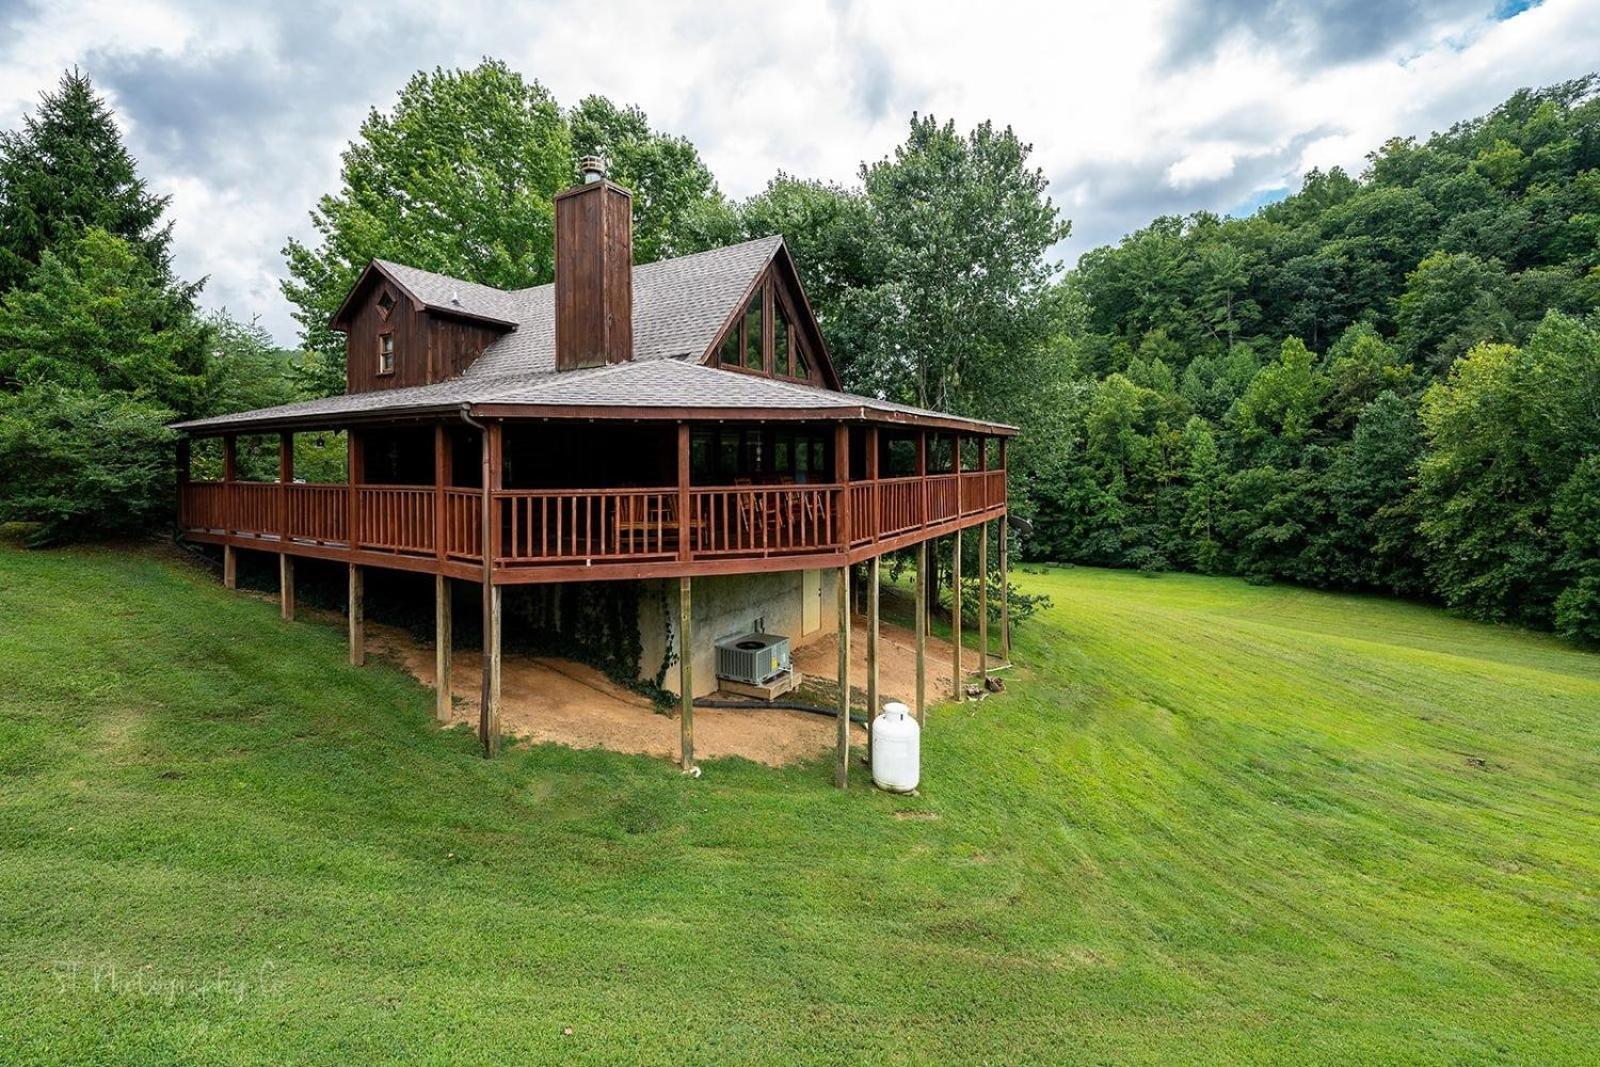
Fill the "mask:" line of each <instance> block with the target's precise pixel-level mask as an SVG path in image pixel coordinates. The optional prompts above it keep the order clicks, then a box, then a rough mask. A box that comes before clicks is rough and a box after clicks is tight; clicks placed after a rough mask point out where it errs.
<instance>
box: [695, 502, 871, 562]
mask: <svg viewBox="0 0 1600 1067" xmlns="http://www.w3.org/2000/svg"><path fill="white" fill-rule="evenodd" d="M839 495H840V489H839V486H837V485H773V486H733V487H731V488H729V487H724V488H716V489H694V490H691V491H690V494H689V520H690V522H689V531H690V533H689V536H690V551H691V552H692V553H693V554H694V555H697V556H773V555H781V556H788V555H802V554H805V553H808V552H828V551H833V550H835V549H836V548H837V546H838V544H839Z"/></svg>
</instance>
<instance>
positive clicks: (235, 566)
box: [222, 545, 239, 589]
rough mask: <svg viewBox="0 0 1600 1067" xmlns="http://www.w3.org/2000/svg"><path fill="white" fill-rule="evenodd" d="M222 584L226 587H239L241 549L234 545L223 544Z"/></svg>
mask: <svg viewBox="0 0 1600 1067" xmlns="http://www.w3.org/2000/svg"><path fill="white" fill-rule="evenodd" d="M222 585H223V587H224V588H226V589H237V588H239V550H238V549H237V548H234V547H233V546H232V545H223V546H222Z"/></svg>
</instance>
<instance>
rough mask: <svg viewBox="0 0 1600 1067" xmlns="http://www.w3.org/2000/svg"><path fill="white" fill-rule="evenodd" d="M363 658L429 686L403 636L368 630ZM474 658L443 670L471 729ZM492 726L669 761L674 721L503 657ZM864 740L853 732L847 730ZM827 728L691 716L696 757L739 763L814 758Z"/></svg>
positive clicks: (567, 667) (552, 670)
mask: <svg viewBox="0 0 1600 1067" xmlns="http://www.w3.org/2000/svg"><path fill="white" fill-rule="evenodd" d="M367 645H368V652H369V654H377V655H384V656H387V657H389V658H390V659H393V660H394V661H395V662H397V663H399V664H400V665H401V666H403V667H404V668H405V669H406V670H407V671H409V672H410V673H411V674H412V675H413V676H415V677H416V678H417V680H418V681H420V682H422V683H423V684H424V685H429V686H431V685H433V649H432V648H431V647H429V646H426V645H421V644H418V643H417V642H416V641H414V640H413V639H412V638H411V636H410V635H409V634H407V633H406V632H405V631H403V630H398V629H394V628H391V627H380V626H373V625H371V624H368V626H367ZM482 670H483V667H482V657H481V656H480V655H479V654H478V653H476V652H471V651H468V650H466V649H457V650H456V653H455V660H454V663H453V665H452V669H451V672H450V689H451V693H452V695H453V696H454V697H455V700H454V713H453V714H454V719H455V721H458V722H467V723H472V724H476V723H477V721H478V690H479V686H480V685H481V683H482V677H483V675H482ZM500 671H501V676H500V692H501V702H502V703H501V709H500V722H501V726H502V729H504V731H505V732H506V733H507V734H511V735H514V736H516V737H520V738H525V739H527V740H529V741H533V742H544V741H551V742H555V743H556V744H561V745H567V746H569V747H572V748H605V749H610V750H612V751H615V752H631V753H638V754H640V755H646V756H658V757H661V758H664V759H677V758H678V717H677V715H676V714H675V713H673V714H663V713H662V712H661V711H660V710H659V709H657V707H656V705H655V704H653V703H651V701H650V700H649V699H648V698H646V697H644V696H642V695H640V694H638V693H635V692H633V691H632V690H629V689H624V688H623V687H622V686H620V685H618V684H617V683H615V682H613V681H612V680H611V679H609V678H607V677H606V676H605V675H603V674H601V673H600V672H599V671H597V670H595V669H594V668H593V667H590V666H588V665H586V664H582V663H575V662H573V661H571V660H564V659H557V658H554V657H546V656H523V655H505V656H503V657H502V658H501V666H500ZM852 730H853V731H854V733H855V734H856V735H857V739H858V740H865V734H864V733H863V732H862V731H861V728H860V727H853V728H852ZM833 739H834V722H833V720H832V719H829V718H826V717H824V716H820V715H810V714H807V713H806V712H801V711H782V710H761V711H742V710H732V709H721V708H701V709H696V713H695V719H694V750H695V755H696V756H699V757H702V758H707V759H710V758H714V757H720V756H742V757H744V758H745V759H748V760H754V761H755V762H757V763H765V764H767V765H769V766H773V767H779V766H783V765H784V764H788V763H799V762H803V761H805V760H810V759H816V758H817V757H819V756H821V755H823V754H824V753H826V752H827V751H829V749H830V748H831V747H832V745H833Z"/></svg>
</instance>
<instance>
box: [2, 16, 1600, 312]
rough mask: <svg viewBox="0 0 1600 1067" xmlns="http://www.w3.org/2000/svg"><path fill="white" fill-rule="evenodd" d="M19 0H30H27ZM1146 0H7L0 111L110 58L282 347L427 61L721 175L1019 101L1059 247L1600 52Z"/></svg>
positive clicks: (1535, 81) (159, 162) (838, 171)
mask: <svg viewBox="0 0 1600 1067" xmlns="http://www.w3.org/2000/svg"><path fill="white" fill-rule="evenodd" d="M23 2H24V4H26V3H27V2H28V0H23ZM1496 6H1497V5H1496V3H1495V2H1494V0H1411V2H1408V3H1405V4H1390V3H1383V2H1381V0H1330V2H1326V3H1319V4H1315V5H1294V4H1285V3H1281V2H1277V0H1217V2H1201V0H1159V2H1156V3H1151V4H1130V3H1126V2H1117V3H1108V2H1096V3H1079V4H1061V3H1039V4H1033V5H1019V4H1009V3H1002V2H991V3H987V4H985V5H983V6H982V7H981V9H979V11H978V13H979V14H981V16H982V17H974V15H975V11H974V8H973V7H972V6H971V5H970V4H965V3H962V4H954V3H951V4H941V3H927V2H910V0H896V2H872V3H865V2H861V3H855V2H851V0H832V2H825V0H793V2H789V3H784V4H769V5H760V6H755V5H747V4H739V3H732V2H716V3H709V4H707V3H693V2H687V0H685V2H681V3H668V2H651V0H583V2H577V0H572V2H557V0H543V2H540V3H533V4H526V3H524V4H503V5H502V4H493V3H489V2H487V0H471V2H467V3H453V4H439V3H437V2H436V0H405V2H401V3H393V2H386V3H384V4H372V3H356V2H353V0H352V2H335V0H323V2H317V3H308V4H304V5H298V6H287V7H284V6H275V7H269V8H262V9H259V10H244V9H243V8H242V5H226V6H223V5H210V4H207V3H204V2H202V0H136V2H131V3H130V2H118V0H82V2H78V3H72V2H70V0H69V2H64V3H59V4H45V3H42V2H40V3H38V4H36V5H35V6H33V7H31V8H30V7H24V8H22V9H21V10H20V12H19V11H18V10H17V9H15V8H13V9H12V11H11V12H10V13H9V14H4V15H0V24H4V23H6V22H7V21H8V20H9V23H10V25H9V26H4V25H0V29H6V28H9V29H10V31H11V32H10V34H9V37H6V36H0V126H13V125H15V124H16V122H17V120H18V119H19V117H20V115H21V114H22V112H23V111H24V110H25V109H27V108H28V107H31V106H32V104H33V102H34V100H35V99H36V97H37V94H38V92H39V91H40V90H41V89H44V88H47V87H48V86H50V85H52V84H53V83H54V81H55V80H56V78H57V76H58V75H59V73H60V71H61V69H62V68H64V67H67V66H71V65H73V64H77V65H79V66H81V67H83V68H84V69H85V70H87V71H88V72H89V73H90V74H91V75H92V76H94V77H95V79H96V81H97V83H98V84H99V85H100V86H101V87H102V89H103V90H104V91H106V92H107V93H108V95H109V96H110V98H111V100H112V103H113V104H114V106H116V107H117V108H118V110H119V115H120V121H122V123H123V125H124V128H125V129H126V130H127V132H128V137H129V142H130V144H131V145H132V146H133V148H134V150H135V152H136V153H137V154H138V155H139V156H140V160H141V164H142V167H143V170H144V172H145V174H146V175H147V176H148V177H149V178H150V180H151V182H152V184H153V185H154V186H155V187H156V188H158V189H159V190H161V191H163V192H168V193H171V194H172V196H173V207H172V210H173V216H174V218H175V219H176V220H177V227H176V252H177V263H178V267H179V269H180V270H181V271H182V272H183V273H184V274H185V276H188V277H198V276H201V275H208V276H209V277H210V282H209V283H208V285H207V288H206V297H205V299H206V302H207V303H209V304H211V305H213V306H217V305H223V304H225V305H226V306H227V307H228V308H229V309H230V310H231V311H233V312H234V313H235V314H240V315H250V314H260V315H261V317H262V320H263V322H264V323H265V324H266V325H267V326H268V327H269V328H270V329H272V330H273V332H274V333H275V334H276V335H277V336H278V337H279V339H280V340H282V341H284V342H290V341H292V339H293V337H294V335H295V328H294V325H293V323H292V322H291V320H290V318H289V313H288V307H287V305H286V304H285V303H284V301H283V300H282V298H281V297H280V296H279V295H278V293H277V289H276V282H277V279H278V278H279V277H280V276H281V275H282V269H283V263H282V258H281V256H280V254H279V250H280V249H281V248H282V247H283V244H284V241H285V240H286V238H288V237H289V236H290V235H296V236H300V237H306V236H308V235H309V225H308V222H307V212H308V211H309V209H310V208H311V206H312V204H313V203H314V202H315V200H316V198H317V196H318V195H320V194H321V193H324V192H328V191H331V190H332V189H333V188H334V187H335V185H336V183H337V178H338V168H339V152H340V150H341V149H342V148H343V146H344V145H345V143H346V142H347V141H348V140H349V139H350V138H351V137H352V136H353V135H354V134H355V132H356V127H357V126H358V125H359V123H360V121H361V118H362V116H363V115H364V114H365V112H366V110H367V108H369V107H372V106H376V107H379V108H386V107H388V106H389V105H390V104H391V103H392V102H393V99H394V94H395V92H396V91H397V90H398V89H399V87H400V86H401V84H403V82H404V81H405V79H406V78H407V77H408V76H409V75H410V74H411V72H412V71H414V70H417V69H420V68H432V67H434V66H441V65H442V66H467V65H471V64H473V63H475V62H477V60H478V59H479V58H481V57H482V56H483V55H494V56H497V57H499V58H502V59H504V60H505V61H507V62H508V63H510V64H511V65H512V66H513V67H514V68H516V69H518V70H520V71H522V72H523V73H524V74H526V75H528V76H530V77H535V78H538V79H539V80H540V81H542V82H544V83H545V85H547V86H548V87H549V88H550V89H551V91H552V92H553V93H555V94H556V96H557V98H558V99H560V100H561V101H562V102H563V103H565V104H570V103H572V102H574V101H576V100H577V99H578V98H579V97H581V96H583V95H586V94H588V93H602V94H605V95H607V96H610V97H612V98H613V99H615V100H618V101H626V102H630V103H637V104H639V105H640V106H642V107H643V108H644V109H645V110H646V111H647V112H649V114H650V116H651V119H652V121H653V122H655V123H656V124H657V125H658V126H661V127H663V128H665V129H669V130H672V131H674V132H679V133H682V134H685V135H686V136H688V137H689V138H690V139H692V140H693V141H694V142H695V144H696V145H698V146H699V148H700V150H701V152H702V154H703V155H704V157H705V159H706V161H707V162H708V163H709V164H710V166H711V168H712V170H713V171H714V172H715V173H716V175H717V177H718V179H719V181H720V182H721V183H722V186H723V188H724V189H725V191H727V192H728V193H729V194H730V195H733V196H736V197H742V196H747V195H749V194H751V193H753V192H756V191H758V190H759V189H760V188H761V186H762V185H764V184H765V182H766V181H767V179H768V178H770V177H771V176H772V174H773V173H775V172H776V171H778V170H779V169H782V170H786V171H789V172H791V173H796V174H800V175H803V176H808V177H824V178H832V179H835V180H840V181H850V180H852V179H853V177H854V175H855V172H856V168H857V167H858V166H859V164H860V163H861V162H862V161H863V160H872V159H877V158H880V157H882V156H884V155H886V154H888V153H889V152H891V151H892V150H893V148H894V146H895V145H896V144H897V143H898V142H899V141H900V140H901V138H902V137H903V136H904V131H905V123H906V120H907V118H908V117H909V115H910V113H911V112H912V111H920V112H923V113H929V112H932V113H934V114H936V115H938V116H939V117H941V118H946V117H949V118H953V119H955V121H956V122H957V123H958V124H959V125H962V126H964V127H965V126H970V125H971V124H973V123H976V122H979V121H981V120H983V119H986V118H992V119H994V120H995V121H996V122H997V123H1000V124H1009V125H1011V126H1013V127H1014V128H1015V129H1016V130H1017V132H1018V134H1019V135H1020V136H1022V137H1023V138H1024V139H1026V140H1028V141H1031V142H1032V143H1033V145H1034V148H1035V153H1034V160H1035V162H1036V163H1037V164H1038V165H1040V166H1042V167H1043V168H1044V169H1045V172H1046V174H1047V175H1048V176H1049V177H1050V179H1051V193H1052V195H1053V196H1054V198H1055V199H1056V201H1057V203H1058V204H1060V205H1062V207H1063V209H1064V210H1065V211H1066V212H1067V213H1068V214H1069V215H1070V216H1071V217H1072V219H1073V223H1074V234H1073V238H1072V239H1071V240H1070V241H1069V242H1067V243H1066V244H1065V245H1064V246H1063V247H1062V249H1061V250H1060V251H1061V254H1062V255H1063V256H1064V257H1066V258H1068V259H1071V258H1074V257H1076V255H1077V254H1079V253H1080V252H1082V251H1083V250H1085V249H1086V248H1089V247H1092V246H1093V245H1095V244H1099V243H1102V242H1105V241H1110V240H1115V239H1116V238H1117V237H1119V236H1121V235H1122V234H1123V233H1125V232H1127V231H1128V230H1129V229H1130V228H1133V227H1136V226H1139V225H1142V224H1143V223H1145V222H1147V221H1148V220H1149V219H1150V218H1151V217H1152V216H1154V215H1156V214H1159V213H1171V212H1187V211H1192V210H1198V209H1202V208H1204V209H1210V210H1219V211H1225V210H1228V209H1230V208H1235V207H1237V206H1239V205H1241V204H1244V203H1247V202H1251V201H1253V200H1254V198H1256V197H1258V196H1259V194H1260V193H1261V192H1262V191H1263V190H1269V189H1275V188H1281V187H1285V186H1288V187H1294V186H1296V185H1298V181H1299V176H1300V174H1301V173H1302V172H1303V171H1304V170H1306V169H1308V168H1309V167H1312V166H1320V167H1328V166H1334V165H1338V166H1344V167H1346V168H1349V169H1353V170H1359V169H1360V167H1361V165H1362V157H1363V155H1364V154H1365V153H1366V152H1367V151H1369V150H1370V149H1372V148H1374V147H1376V146H1377V145H1379V144H1380V143H1382V141H1384V140H1385V139H1387V138H1388V137H1390V136H1394V135H1426V134H1427V133H1428V132H1429V131H1431V130H1433V129H1437V128H1442V127H1443V126H1447V125H1449V124H1450V123H1451V122H1454V121H1456V120H1458V119H1462V118H1467V117H1470V116H1472V115H1476V114H1479V113H1481V112H1482V111H1484V110H1486V109H1488V108H1489V107H1492V106H1493V105H1494V104H1496V103H1497V102H1499V101H1500V100H1502V99H1503V98H1504V97H1505V96H1507V95H1508V94H1509V93H1510V92H1511V91H1512V90H1514V89H1516V88H1518V87H1522V86H1530V85H1541V84H1548V83H1550V82H1554V81H1559V80H1564V79H1567V78H1571V77H1575V76H1577V75H1580V74H1583V73H1586V72H1587V71H1588V70H1589V69H1590V68H1591V66H1592V65H1595V63H1596V60H1595V57H1596V56H1600V0H1546V2H1545V3H1543V4H1542V5H1540V6H1537V7H1535V8H1533V9H1532V10H1529V11H1526V12H1524V13H1522V14H1520V15H1517V16H1516V17H1515V18H1511V19H1509V20H1505V21H1496V20H1494V19H1493V18H1492V17H1491V13H1492V12H1493V10H1494V9H1495V7H1496Z"/></svg>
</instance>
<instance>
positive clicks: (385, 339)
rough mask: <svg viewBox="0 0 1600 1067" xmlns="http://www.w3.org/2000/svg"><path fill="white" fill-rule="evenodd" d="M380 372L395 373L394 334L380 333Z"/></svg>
mask: <svg viewBox="0 0 1600 1067" xmlns="http://www.w3.org/2000/svg"><path fill="white" fill-rule="evenodd" d="M378 373H379V374H393V373H394V334H392V333H380V334H379V335H378Z"/></svg>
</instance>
